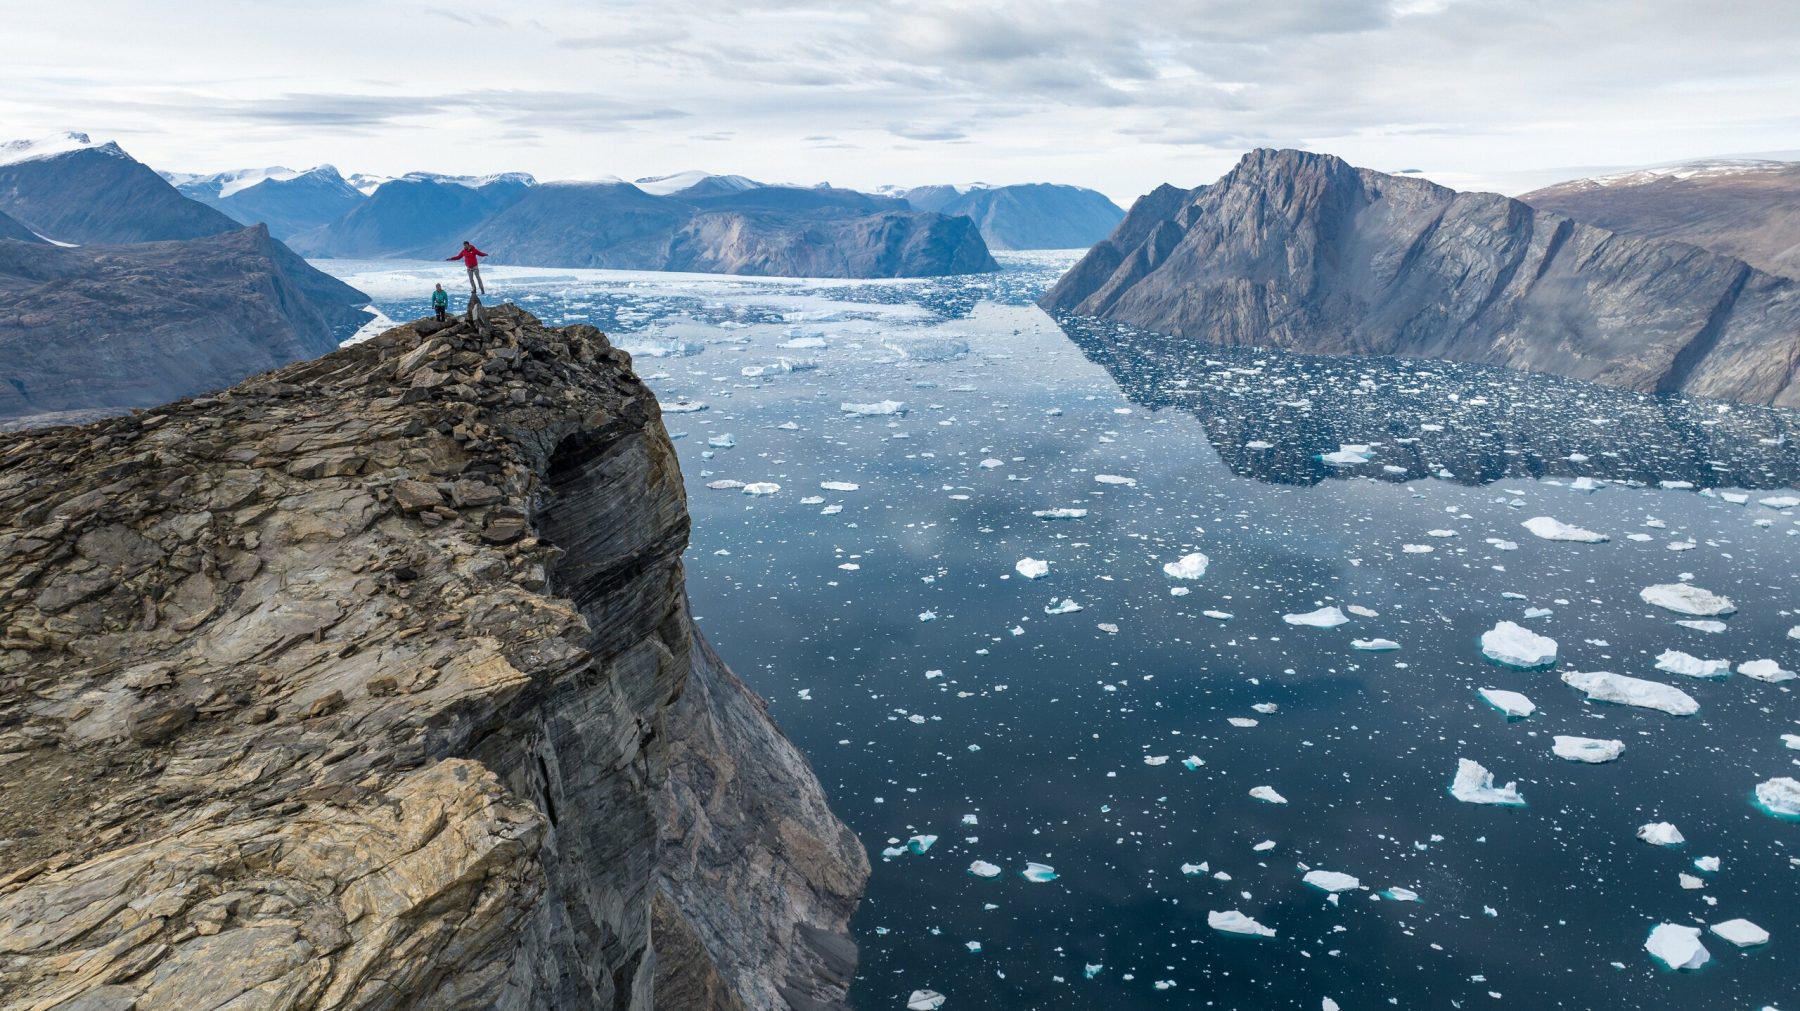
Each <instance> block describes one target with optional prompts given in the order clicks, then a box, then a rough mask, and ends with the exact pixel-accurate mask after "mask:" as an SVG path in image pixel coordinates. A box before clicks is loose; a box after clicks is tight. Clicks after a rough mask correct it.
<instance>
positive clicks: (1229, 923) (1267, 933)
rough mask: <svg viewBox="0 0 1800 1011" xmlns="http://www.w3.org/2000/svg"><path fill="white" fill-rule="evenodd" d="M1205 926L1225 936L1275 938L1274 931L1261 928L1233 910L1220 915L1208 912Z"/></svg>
mask: <svg viewBox="0 0 1800 1011" xmlns="http://www.w3.org/2000/svg"><path fill="white" fill-rule="evenodd" d="M1206 925H1207V926H1209V927H1211V928H1212V929H1214V930H1221V931H1224V932H1225V933H1227V934H1243V935H1245V936H1246V937H1274V936H1275V931H1274V930H1272V929H1270V928H1268V927H1265V926H1263V925H1262V924H1260V923H1258V922H1256V921H1255V920H1253V919H1251V918H1250V917H1248V916H1245V915H1244V914H1243V913H1240V912H1238V911H1237V910H1235V909H1228V910H1226V911H1225V912H1222V913H1221V912H1217V911H1215V910H1208V911H1207V913H1206Z"/></svg>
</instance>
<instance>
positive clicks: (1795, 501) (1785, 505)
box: [1756, 495, 1800, 509]
mask: <svg viewBox="0 0 1800 1011" xmlns="http://www.w3.org/2000/svg"><path fill="white" fill-rule="evenodd" d="M1756 502H1757V504H1758V505H1765V506H1768V507H1769V508H1770V509H1792V508H1794V507H1795V506H1800V498H1797V497H1795V496H1793V495H1771V496H1769V497H1768V498H1759V499H1757V500H1756Z"/></svg>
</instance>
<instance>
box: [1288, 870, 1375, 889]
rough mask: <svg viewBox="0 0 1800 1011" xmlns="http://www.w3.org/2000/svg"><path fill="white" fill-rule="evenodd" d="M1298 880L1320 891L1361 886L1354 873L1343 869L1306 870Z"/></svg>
mask: <svg viewBox="0 0 1800 1011" xmlns="http://www.w3.org/2000/svg"><path fill="white" fill-rule="evenodd" d="M1300 880H1302V881H1304V882H1306V883H1307V884H1309V885H1311V886H1313V887H1314V888H1317V889H1318V890H1320V891H1322V892H1348V891H1353V890H1355V889H1358V888H1361V887H1362V882H1361V881H1358V880H1357V879H1356V875H1354V874H1345V873H1344V872H1343V871H1307V872H1306V876H1305V877H1303V878H1301V879H1300Z"/></svg>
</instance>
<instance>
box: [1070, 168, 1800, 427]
mask: <svg viewBox="0 0 1800 1011" xmlns="http://www.w3.org/2000/svg"><path fill="white" fill-rule="evenodd" d="M1041 304H1042V305H1043V306H1044V307H1045V308H1046V309H1050V310H1052V311H1055V312H1060V313H1069V314H1073V315H1080V316H1094V317H1099V318H1102V319H1108V320H1113V321H1116V322H1121V323H1126V324H1130V325H1133V326H1137V327H1141V328H1143V329H1146V330H1152V331H1157V332H1160V333H1166V334H1173V335H1176V336H1180V337H1187V338H1191V339H1194V340H1198V341H1205V342H1209V343H1214V344H1223V345H1262V346H1274V347H1279V348H1284V349H1287V350H1291V351H1302V352H1310V353H1319V354H1363V355H1396V356H1400V357H1411V358H1447V359H1451V360H1454V361H1464V362H1477V363H1484V364H1491V365H1504V366H1508V367H1511V368H1518V369H1528V370H1532V371H1539V372H1552V373H1556V374H1559V375H1564V376H1569V377H1571V378H1575V379H1583V380H1588V381H1591V382H1598V383H1605V384H1608V385H1612V386H1619V387H1623V388H1625V389H1631V390H1637V391H1640V392H1672V391H1681V392H1686V393H1691V394H1694V395H1697V396H1704V397H1713V398H1718V399H1726V400H1738V401H1744V402H1747V403H1758V404H1775V405H1777V406H1800V381H1797V380H1800V375H1797V367H1800V290H1797V287H1796V285H1795V283H1794V282H1793V281H1791V280H1789V279H1786V278H1778V277H1774V276H1771V275H1769V274H1766V273H1763V272H1762V271H1759V270H1756V269H1754V268H1752V267H1750V266H1749V265H1748V264H1746V263H1744V262H1743V261H1741V260H1736V259H1733V258H1731V257H1728V256H1723V255H1720V254H1717V253H1712V252H1708V251H1706V250H1703V249H1700V248H1698V247H1695V246H1690V245H1686V244H1683V243H1678V242H1666V241H1660V240H1654V239H1638V238H1629V237H1625V236H1620V235H1615V234H1614V233H1612V232H1609V231H1606V230H1604V229H1601V228H1596V227H1593V226H1591V225H1584V224H1581V223H1578V222H1576V221H1575V220H1573V219H1571V218H1568V217H1566V216H1564V215H1561V214H1557V213H1555V212H1551V211H1539V210H1534V209H1533V208H1532V207H1531V206H1529V205H1527V204H1524V203H1521V202H1519V201H1517V200H1511V199H1508V198H1506V197H1502V196H1497V195H1495V194H1490V193H1458V192H1456V191H1454V190H1450V189H1446V188H1444V187H1442V186H1438V185H1436V184H1434V183H1431V182H1428V181H1426V180H1424V179H1417V178H1408V177H1404V176H1391V175H1384V174H1382V173H1379V172H1373V171H1370V170H1368V169H1358V168H1353V167H1351V166H1350V165H1348V164H1346V163H1345V162H1343V161H1342V160H1340V159H1338V158H1334V157H1331V156H1330V155H1321V154H1312V153H1308V152H1302V151H1291V150H1287V151H1273V150H1258V151H1253V152H1251V153H1250V154H1248V155H1246V156H1245V157H1244V159H1243V160H1242V161H1240V162H1239V163H1238V165H1237V167H1236V168H1234V169H1232V170H1231V172H1229V173H1228V174H1226V175H1225V177H1224V178H1222V179H1220V180H1219V181H1218V182H1216V183H1214V184H1212V185H1210V186H1201V187H1198V188H1196V189H1192V190H1180V189H1177V188H1175V187H1173V186H1166V185H1165V186H1162V187H1159V188H1158V189H1156V190H1155V191H1153V192H1151V193H1150V194H1148V195H1146V196H1144V197H1142V198H1140V199H1139V200H1138V201H1137V203H1136V204H1134V205H1133V206H1132V209H1131V212H1130V213H1129V214H1128V215H1127V216H1126V218H1125V220H1124V221H1123V222H1121V223H1120V225H1119V227H1118V229H1117V230H1116V231H1115V232H1114V233H1113V235H1112V236H1111V237H1110V238H1109V239H1107V240H1106V241H1105V242H1102V243H1100V244H1099V245H1097V246H1095V247H1094V248H1093V249H1092V250H1090V251H1089V253H1088V255H1087V256H1086V257H1084V258H1083V259H1082V260H1081V261H1080V262H1078V263H1077V264H1076V265H1075V266H1074V267H1073V268H1071V269H1070V271H1069V272H1068V273H1067V274H1066V275H1064V276H1063V278H1062V279H1061V280H1060V281H1058V282H1057V284H1056V285H1055V287H1053V288H1052V289H1051V290H1050V291H1049V292H1048V293H1047V294H1046V295H1045V296H1044V297H1043V299H1042V300H1041Z"/></svg>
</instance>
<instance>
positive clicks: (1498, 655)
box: [1481, 621, 1556, 670]
mask: <svg viewBox="0 0 1800 1011" xmlns="http://www.w3.org/2000/svg"><path fill="white" fill-rule="evenodd" d="M1481 655H1482V656H1485V657H1487V658H1488V659H1489V660H1492V661H1494V662H1495V663H1499V664H1505V665H1506V666H1508V667H1517V668H1520V669H1521V670H1532V669H1534V668H1538V667H1549V666H1552V665H1553V664H1555V663H1556V640H1555V639H1552V638H1550V637H1549V636H1547V635H1539V634H1537V633H1536V632H1533V631H1532V630H1531V629H1529V628H1526V627H1525V626H1523V625H1521V624H1519V623H1518V622H1513V621H1503V622H1501V623H1500V624H1498V625H1495V626H1494V627H1493V628H1490V629H1488V630H1487V631H1486V632H1483V633H1481Z"/></svg>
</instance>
